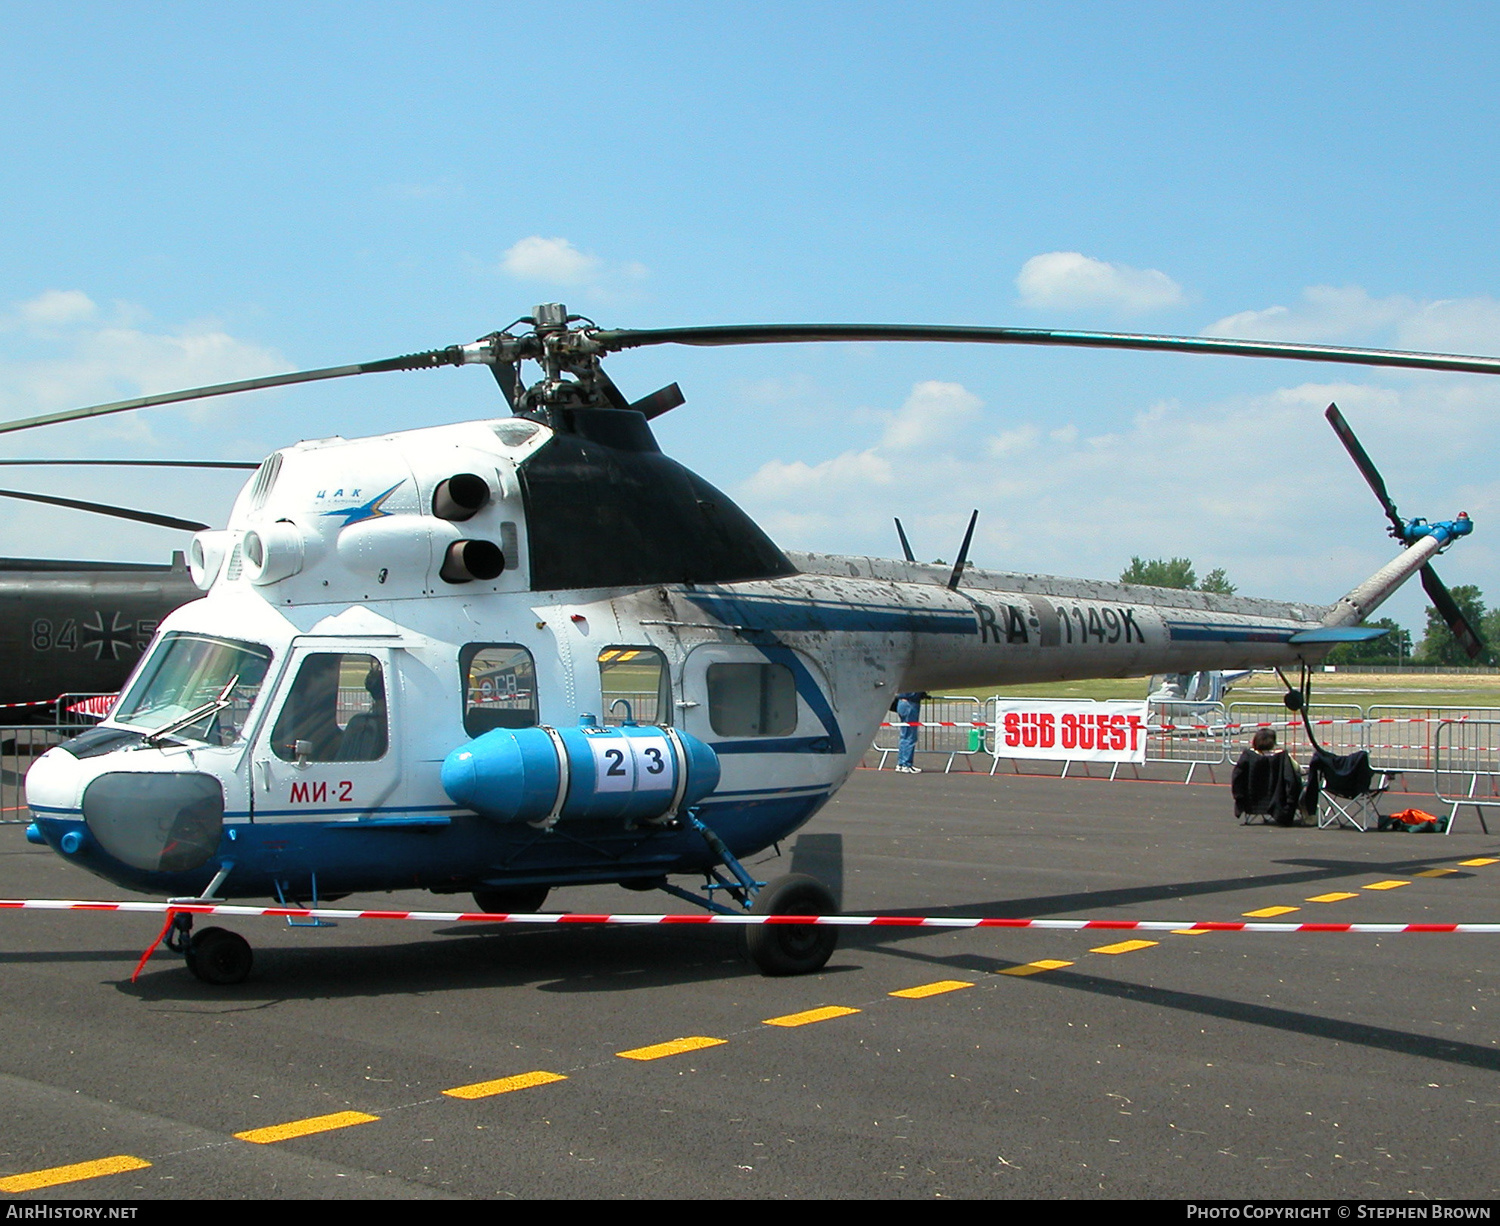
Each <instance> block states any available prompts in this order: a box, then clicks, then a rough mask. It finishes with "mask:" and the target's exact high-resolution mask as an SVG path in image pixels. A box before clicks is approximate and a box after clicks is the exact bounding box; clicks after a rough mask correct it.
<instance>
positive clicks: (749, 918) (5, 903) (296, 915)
mask: <svg viewBox="0 0 1500 1226" xmlns="http://www.w3.org/2000/svg"><path fill="white" fill-rule="evenodd" d="M0 910H12V911H133V912H143V913H146V914H151V915H162V914H168V913H170V914H180V915H240V916H271V917H275V918H280V917H289V918H291V919H330V920H340V919H344V920H355V919H384V920H417V921H419V922H425V923H440V924H444V923H456V922H465V923H477V924H729V925H734V926H748V925H754V924H818V925H823V926H829V927H836V928H1047V929H1061V930H1063V931H1077V930H1081V929H1090V930H1106V931H1110V932H1173V931H1178V930H1182V929H1192V930H1193V931H1196V932H1353V933H1372V934H1381V935H1383V934H1386V933H1393V932H1469V933H1500V924H1307V923H1304V924H1285V923H1274V922H1260V921H1255V922H1248V921H1245V920H1204V921H1200V922H1192V921H1189V920H1105V919H1092V920H1090V919H1007V918H1000V917H983V918H979V917H971V916H962V917H959V916H932V915H926V916H916V915H717V914H710V913H707V912H701V913H700V912H693V913H690V914H686V915H659V914H658V915H646V914H638V913H634V912H620V913H593V912H573V911H568V912H557V911H543V912H536V913H531V912H527V913H525V914H511V915H507V914H496V915H488V914H486V913H484V912H482V911H346V910H339V909H335V908H332V907H249V906H242V905H240V904H238V903H208V902H181V903H178V902H170V903H169V902H83V901H78V900H70V899H62V898H27V899H0Z"/></svg>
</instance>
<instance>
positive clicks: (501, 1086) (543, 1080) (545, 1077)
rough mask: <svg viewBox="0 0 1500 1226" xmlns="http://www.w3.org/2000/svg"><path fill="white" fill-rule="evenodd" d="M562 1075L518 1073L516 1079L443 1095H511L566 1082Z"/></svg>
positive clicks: (482, 1083) (456, 1088)
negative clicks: (518, 1091)
mask: <svg viewBox="0 0 1500 1226" xmlns="http://www.w3.org/2000/svg"><path fill="white" fill-rule="evenodd" d="M566 1080H567V1077H565V1076H564V1075H563V1074H562V1073H547V1072H543V1071H542V1070H540V1069H538V1070H537V1071H536V1072H534V1073H518V1074H517V1075H516V1076H514V1077H501V1078H500V1079H499V1080H498V1081H476V1082H475V1083H474V1084H473V1085H471V1086H454V1087H453V1089H451V1090H444V1091H443V1093H444V1094H446V1095H447V1096H448V1097H449V1098H491V1097H493V1096H494V1095H496V1094H509V1093H510V1092H511V1091H512V1090H529V1089H530V1088H531V1087H532V1086H545V1085H550V1084H551V1083H552V1082H554V1081H566Z"/></svg>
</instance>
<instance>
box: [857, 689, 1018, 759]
mask: <svg viewBox="0 0 1500 1226" xmlns="http://www.w3.org/2000/svg"><path fill="white" fill-rule="evenodd" d="M921 716H922V726H921V727H920V728H919V729H917V752H918V753H943V754H947V755H948V762H947V765H946V766H944V768H943V773H944V774H947V773H948V772H949V771H951V770H952V769H953V760H954V759H955V758H959V757H962V758H966V759H968V763H967V765H968V766H969V769H971V770H972V769H973V755H974V754H976V753H989V752H990V748H989V745H987V744H986V742H985V733H986V732H987V731H989V729H987V728H986V727H985V726H984V725H985V724H986V723H987V722H988V721H987V718H986V715H985V704H984V703H982V702H981V701H980V700H979V699H977V698H970V697H964V696H955V695H952V694H948V695H944V696H943V697H941V698H928V699H924V700H923V702H922V713H921ZM872 748H874V749H875V750H876V751H878V752H879V754H880V764H879V765H878V766H877V767H876V769H877V770H884V769H885V764H886V760H887V759H888V758H890V757H891V755H892V754H894V753H896V752H898V751H899V750H900V748H901V725H900V724H899V723H898V722H897V720H896V713H895V712H894V711H892V712H891V713H890V715H889V716H887V718H886V720H885V722H884V723H882V724H881V726H880V731H879V732H878V733H876V735H875V744H874V745H873V746H872Z"/></svg>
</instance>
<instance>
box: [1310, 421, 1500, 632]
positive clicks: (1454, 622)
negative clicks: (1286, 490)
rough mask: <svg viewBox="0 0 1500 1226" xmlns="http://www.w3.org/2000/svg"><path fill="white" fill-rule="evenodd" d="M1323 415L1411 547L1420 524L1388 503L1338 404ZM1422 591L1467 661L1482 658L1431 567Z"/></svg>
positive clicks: (1404, 542)
mask: <svg viewBox="0 0 1500 1226" xmlns="http://www.w3.org/2000/svg"><path fill="white" fill-rule="evenodd" d="M1323 416H1324V417H1326V418H1327V419H1328V424H1329V425H1330V426H1332V427H1333V432H1334V433H1335V434H1337V435H1338V436H1339V442H1341V443H1343V444H1344V450H1345V451H1347V452H1348V453H1349V458H1350V459H1352V460H1353V461H1354V466H1355V467H1356V468H1357V469H1359V471H1360V473H1361V475H1363V477H1364V479H1365V482H1366V484H1368V485H1369V487H1370V488H1371V489H1372V490H1374V491H1375V497H1376V499H1377V500H1378V501H1379V503H1380V506H1381V509H1382V510H1383V511H1384V512H1385V516H1386V518H1387V519H1388V520H1390V521H1391V527H1390V533H1391V535H1392V536H1393V537H1395V538H1396V539H1397V540H1398V541H1400V542H1401V544H1402V545H1403V546H1406V545H1410V544H1412V543H1413V542H1414V541H1415V540H1417V539H1418V538H1419V537H1420V536H1423V535H1426V534H1425V533H1424V532H1420V531H1418V532H1413V531H1412V530H1411V529H1412V528H1413V526H1416V525H1420V524H1421V522H1422V521H1419V520H1412V521H1407V520H1404V519H1402V518H1401V515H1400V514H1399V512H1397V510H1396V504H1395V503H1394V502H1393V501H1391V496H1390V493H1389V492H1388V491H1387V490H1386V488H1385V479H1384V478H1383V477H1382V476H1381V475H1380V470H1379V469H1377V468H1376V467H1375V463H1374V461H1373V460H1371V459H1370V456H1369V453H1368V452H1367V451H1365V449H1364V447H1363V446H1362V445H1361V444H1360V441H1359V439H1358V438H1356V437H1355V435H1354V431H1353V430H1351V429H1350V428H1349V423H1348V422H1347V421H1345V420H1344V415H1343V414H1342V413H1340V412H1339V407H1338V405H1336V404H1331V405H1329V406H1328V408H1327V410H1326V411H1325V412H1324V414H1323ZM1422 590H1423V591H1425V592H1426V593H1427V598H1428V599H1429V600H1430V601H1432V607H1433V608H1435V609H1436V610H1437V611H1438V616H1439V617H1441V618H1442V619H1443V621H1444V622H1445V623H1446V624H1447V626H1448V629H1449V630H1451V631H1452V632H1453V637H1454V638H1455V639H1457V640H1458V642H1459V645H1460V646H1462V647H1463V649H1464V650H1465V651H1466V652H1467V653H1468V654H1469V658H1470V659H1471V660H1472V659H1476V658H1478V657H1479V656H1480V655H1482V654H1483V652H1484V649H1485V645H1484V640H1483V639H1481V638H1480V637H1479V635H1478V634H1477V633H1475V631H1474V627H1473V626H1471V625H1470V624H1469V619H1468V618H1466V617H1465V616H1464V615H1463V611H1462V610H1461V609H1460V608H1459V607H1458V603H1457V602H1456V601H1455V600H1454V599H1453V596H1452V594H1451V593H1450V592H1449V591H1448V589H1447V587H1446V586H1445V585H1444V583H1443V581H1442V580H1441V579H1439V578H1438V574H1437V571H1435V570H1433V569H1432V566H1431V565H1430V564H1429V565H1427V566H1424V567H1422Z"/></svg>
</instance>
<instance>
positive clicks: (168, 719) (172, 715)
mask: <svg viewBox="0 0 1500 1226" xmlns="http://www.w3.org/2000/svg"><path fill="white" fill-rule="evenodd" d="M270 666H271V649H270V648H269V647H262V646H260V645H259V644H257V643H240V642H236V641H235V640H233V639H220V638H212V637H210V636H208V635H203V634H183V633H175V634H168V635H167V636H166V637H165V638H163V639H162V641H161V642H160V643H158V644H157V647H156V650H155V651H153V652H152V653H151V656H150V658H149V659H147V661H146V663H145V664H144V666H142V668H141V671H140V672H139V673H138V674H137V675H136V679H135V684H133V685H132V686H131V687H130V689H129V690H128V691H127V692H126V694H125V696H124V698H122V699H121V700H120V704H119V706H118V707H117V708H116V709H115V711H114V712H113V713H112V717H111V718H112V720H113V722H114V723H117V724H125V725H127V726H128V727H131V728H145V729H153V728H162V727H165V726H166V725H168V724H170V723H172V722H173V721H174V720H178V719H181V718H182V717H183V716H184V715H186V714H188V713H189V712H190V711H192V710H194V709H195V708H197V707H201V706H203V705H204V704H205V703H209V702H212V701H213V700H214V699H215V698H217V697H218V696H219V694H220V692H221V691H222V690H223V689H224V687H225V686H226V685H228V684H229V682H230V680H231V679H233V678H236V677H238V678H239V680H238V681H236V682H235V687H234V690H233V691H232V692H231V693H230V699H231V702H230V704H229V705H228V706H227V707H225V708H223V709H222V710H220V711H218V712H217V713H215V714H213V715H206V716H204V718H203V719H202V720H200V721H199V722H198V723H195V724H189V725H188V726H187V727H185V728H180V729H178V730H177V731H176V732H175V733H173V735H174V736H176V737H181V738H183V739H186V740H194V741H207V742H208V743H209V744H210V745H232V744H233V743H234V742H235V741H237V740H239V739H240V734H241V733H242V732H243V731H244V727H245V721H246V720H247V719H248V718H249V717H250V708H251V707H252V706H254V705H255V696H256V695H257V694H258V693H260V685H261V682H262V681H264V680H265V676H266V670H267V669H268V668H270Z"/></svg>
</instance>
